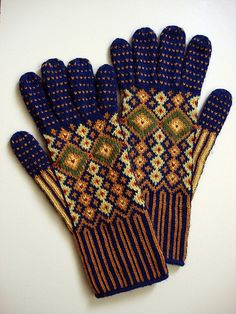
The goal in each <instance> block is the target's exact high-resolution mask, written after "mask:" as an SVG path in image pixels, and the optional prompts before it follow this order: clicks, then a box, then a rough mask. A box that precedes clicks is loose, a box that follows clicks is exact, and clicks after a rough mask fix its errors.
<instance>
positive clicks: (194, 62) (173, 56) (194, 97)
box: [111, 26, 232, 265]
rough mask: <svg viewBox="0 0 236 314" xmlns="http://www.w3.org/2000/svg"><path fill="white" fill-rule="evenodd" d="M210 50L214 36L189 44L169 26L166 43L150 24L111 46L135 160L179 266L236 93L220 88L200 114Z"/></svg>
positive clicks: (156, 222)
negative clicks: (195, 202) (198, 194)
mask: <svg viewBox="0 0 236 314" xmlns="http://www.w3.org/2000/svg"><path fill="white" fill-rule="evenodd" d="M210 55H211V44H210V41H209V39H208V38H207V37H205V36H201V35H197V36H195V37H193V38H192V40H191V41H190V43H189V44H188V46H187V49H186V46H185V33H184V31H183V30H182V29H181V28H179V27H177V26H169V27H167V28H165V29H164V30H163V32H162V33H161V36H160V42H159V46H158V41H157V37H156V34H155V33H154V32H153V31H152V30H151V29H149V28H142V29H139V30H137V31H136V32H135V34H134V35H133V38H132V47H131V46H130V44H129V43H128V42H127V41H125V40H124V39H116V40H115V41H114V42H113V43H112V46H111V57H112V61H113V65H114V67H115V70H116V73H117V80H118V84H119V88H120V92H121V95H122V98H123V100H122V119H121V124H122V128H123V131H124V134H125V138H126V141H127V143H128V146H129V155H130V159H131V160H132V164H133V169H134V170H135V174H136V178H137V179H138V182H139V185H140V187H141V189H142V192H143V195H144V197H145V201H146V207H147V208H148V210H149V214H150V217H151V221H152V224H153V226H154V229H155V232H156V235H157V239H158V241H159V243H160V245H161V248H162V250H163V253H164V256H165V258H166V261H167V262H168V263H172V264H178V265H184V261H185V258H186V253H187V240H188V232H189V225H190V204H191V199H192V195H193V192H194V191H195V188H196V186H197V183H198V180H199V178H200V175H201V173H202V170H203V167H204V164H205V161H206V158H207V156H208V155H209V152H210V150H211V149H212V146H213V144H214V142H215V139H216V137H217V135H218V134H219V132H220V130H221V127H222V125H223V123H224V121H225V119H226V117H227V114H228V111H229V109H230V106H231V102H232V100H231V95H230V93H229V92H227V91H226V90H223V89H217V90H215V91H214V92H212V94H211V95H210V96H209V98H208V100H207V102H206V105H205V106H204V108H203V110H202V112H201V114H200V116H199V118H197V114H196V111H197V103H198V99H199V96H200V92H201V88H202V84H203V81H204V78H205V74H206V71H207V67H208V63H209V59H210Z"/></svg>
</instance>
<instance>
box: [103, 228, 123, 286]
mask: <svg viewBox="0 0 236 314" xmlns="http://www.w3.org/2000/svg"><path fill="white" fill-rule="evenodd" d="M100 229H101V233H102V236H103V239H104V243H105V246H106V249H107V252H108V255H109V258H110V261H111V264H112V267H113V269H114V271H115V274H116V276H117V278H118V281H119V284H120V286H121V287H123V286H124V283H123V281H122V278H121V277H120V274H119V271H118V269H117V265H116V261H117V260H118V259H117V256H115V259H114V257H113V254H112V253H114V254H115V250H114V247H113V246H112V244H111V240H110V237H109V233H108V231H107V228H106V226H104V225H101V227H100ZM118 268H119V270H121V267H118Z"/></svg>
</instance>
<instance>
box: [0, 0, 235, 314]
mask: <svg viewBox="0 0 236 314" xmlns="http://www.w3.org/2000/svg"><path fill="white" fill-rule="evenodd" d="M167 25H178V26H181V27H183V29H184V30H185V32H186V35H187V41H189V40H190V38H191V37H192V36H194V35H196V34H204V35H207V36H208V37H209V38H210V39H211V42H212V46H213V53H212V58H211V63H210V67H209V70H208V73H207V77H206V80H205V83H204V86H203V91H202V96H201V99H200V103H203V102H204V100H205V99H206V97H207V95H208V94H209V93H210V92H211V91H212V90H213V89H215V88H218V87H222V88H227V89H229V90H230V91H231V93H232V94H233V96H236V86H235V85H236V61H235V59H236V36H235V33H236V1H235V0H205V1H203V0H202V1H199V0H198V1H196V0H186V1H183V0H178V1H177V0H175V1H174V0H173V1H168V0H155V1H154V0H153V1H151V0H142V1H140V0H136V1H135V0H133V1H132V0H116V1H113V0H110V1H108V0H100V1H99V0H97V1H92V0H86V1H82V0H80V1H79V0H74V1H72V0H8V1H7V0H5V1H3V2H2V8H1V25H0V56H1V57H0V108H1V114H0V128H1V130H0V142H1V161H0V167H1V177H0V179H1V187H0V193H1V201H0V206H1V209H0V313H1V314H28V313H29V314H39V313H43V314H47V313H48V314H54V313H55V314H64V313H67V314H73V313H76V314H78V313H79V314H84V313H86V314H90V313H96V314H99V313H103V314H105V313H112V314H141V313H146V314H152V313H155V314H158V313H161V314H165V313H166V314H178V313H181V314H185V313H186V314H190V313H191V314H218V313H219V314H222V313H223V314H233V313H236V302H235V296H236V109H235V105H233V107H232V109H231V111H230V115H229V117H228V119H227V122H226V124H225V126H224V128H223V131H222V132H221V134H220V136H219V137H218V139H217V142H216V145H215V147H214V149H213V151H212V153H211V155H210V157H209V158H208V161H207V165H206V168H205V171H204V175H203V177H202V179H201V181H200V184H199V186H198V190H197V192H196V195H195V198H194V201H193V206H192V216H191V229H190V237H189V248H188V257H187V262H186V266H185V267H183V268H178V267H174V266H172V267H169V270H170V276H169V279H167V280H166V281H164V282H161V283H160V284H156V285H153V286H151V287H146V288H142V289H138V290H135V291H132V292H128V293H122V294H120V295H117V296H113V297H109V298H105V299H100V300H98V299H96V298H95V297H94V296H93V294H92V293H91V291H90V289H89V287H88V284H87V281H86V278H85V276H84V274H83V271H82V267H81V263H80V261H79V258H78V256H77V253H76V250H75V246H74V243H73V240H72V238H71V236H70V234H69V232H68V231H67V230H66V228H65V227H64V224H63V222H62V221H61V219H60V218H59V217H58V216H57V215H56V213H55V212H54V210H53V208H52V207H51V206H50V205H49V204H48V202H47V200H46V198H45V197H43V195H42V193H41V192H40V190H39V189H38V188H37V187H36V185H34V182H33V180H32V179H31V178H30V177H28V176H27V174H26V172H25V171H24V170H23V168H22V167H21V166H20V164H19V163H18V162H17V160H16V158H15V157H14V155H13V153H12V151H11V149H10V147H9V144H8V141H9V138H10V136H11V134H12V133H14V132H15V131H17V130H27V131H29V132H31V133H33V134H34V135H35V136H36V137H37V138H38V139H40V137H39V134H38V132H37V130H36V128H35V126H34V124H33V121H32V120H31V118H30V116H29V114H28V113H27V111H26V109H25V107H24V105H23V102H22V100H21V97H20V95H19V92H18V86H17V84H18V80H19V77H20V75H21V74H23V73H24V72H26V71H37V72H38V71H39V68H40V65H41V63H42V62H43V61H45V60H47V59H48V58H51V57H58V58H60V59H62V60H63V61H64V62H65V63H67V62H68V61H69V60H71V59H73V58H75V57H87V58H88V59H90V61H91V62H92V64H93V67H94V70H95V71H96V70H97V68H98V67H99V66H100V65H101V64H102V63H108V62H110V60H109V50H108V47H109V45H110V44H111V42H112V40H113V39H115V38H116V37H123V38H126V39H129V38H130V37H131V35H132V33H133V32H134V31H135V30H136V29H137V28H140V27H143V26H149V27H151V28H153V29H154V30H155V31H156V32H157V34H159V33H160V32H161V30H162V29H163V28H164V27H165V26H167ZM40 140H41V139H40ZM41 143H42V141H41Z"/></svg>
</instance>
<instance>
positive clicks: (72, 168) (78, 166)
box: [57, 143, 86, 178]
mask: <svg viewBox="0 0 236 314" xmlns="http://www.w3.org/2000/svg"><path fill="white" fill-rule="evenodd" d="M85 161H86V154H85V153H84V152H83V151H82V150H81V149H79V147H78V146H76V145H73V144H70V143H68V144H67V145H66V146H65V148H64V149H63V150H62V152H61V154H60V156H59V158H58V161H57V164H58V166H59V167H60V168H61V170H62V171H64V172H65V173H66V174H70V175H71V176H72V177H75V178H76V177H78V175H79V173H80V172H81V170H82V168H83V166H84V164H85Z"/></svg>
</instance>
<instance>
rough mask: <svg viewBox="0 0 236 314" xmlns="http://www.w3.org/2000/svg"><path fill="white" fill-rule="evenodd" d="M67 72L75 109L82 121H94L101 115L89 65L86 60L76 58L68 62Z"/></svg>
mask: <svg viewBox="0 0 236 314" xmlns="http://www.w3.org/2000/svg"><path fill="white" fill-rule="evenodd" d="M67 72H68V79H69V82H70V90H71V95H72V99H73V103H74V106H75V108H76V109H77V111H78V112H79V115H80V116H81V118H82V119H84V120H87V119H91V120H94V119H95V118H97V117H98V116H99V115H101V114H100V112H99V109H98V106H97V102H96V93H95V84H94V75H93V69H92V66H91V64H90V63H89V61H88V60H87V59H82V58H77V59H74V60H72V61H70V63H69V64H68V67H67Z"/></svg>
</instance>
